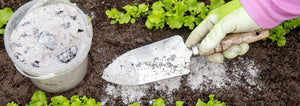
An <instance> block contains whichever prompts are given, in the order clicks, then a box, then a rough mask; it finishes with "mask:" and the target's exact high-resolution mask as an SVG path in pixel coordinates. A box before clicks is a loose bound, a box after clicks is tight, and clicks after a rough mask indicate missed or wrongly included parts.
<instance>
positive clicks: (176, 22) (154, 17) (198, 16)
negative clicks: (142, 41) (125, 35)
mask: <svg viewBox="0 0 300 106" xmlns="http://www.w3.org/2000/svg"><path fill="white" fill-rule="evenodd" d="M223 4H224V0H211V5H207V6H205V4H204V3H203V2H197V0H159V1H156V2H154V3H153V4H152V6H151V10H148V6H149V5H145V4H139V5H138V7H136V6H134V5H126V6H124V7H123V9H125V10H126V14H129V15H130V16H131V17H130V18H131V19H130V18H129V16H126V17H127V18H126V19H127V20H126V21H125V22H120V20H121V18H122V17H125V15H123V14H124V13H120V12H118V11H117V10H115V9H112V10H107V11H106V12H107V13H106V14H107V16H108V17H109V18H112V19H113V20H112V22H111V24H115V23H117V22H119V24H123V23H128V22H127V21H129V20H130V22H131V23H134V22H135V18H137V17H139V16H140V13H149V14H145V15H148V16H147V20H146V23H145V25H146V27H147V28H149V29H152V28H154V30H156V29H162V28H164V27H165V24H167V25H168V26H169V27H170V28H171V29H175V28H176V29H180V28H182V27H183V26H186V27H188V28H189V29H190V30H192V29H194V27H195V25H199V24H200V23H201V21H202V20H203V19H204V18H205V17H206V15H207V14H208V12H209V11H210V10H212V9H214V8H217V7H219V6H221V5H223ZM140 10H143V11H140ZM113 12H114V13H113ZM113 14H119V15H113Z"/></svg>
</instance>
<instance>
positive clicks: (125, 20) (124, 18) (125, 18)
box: [118, 13, 131, 24]
mask: <svg viewBox="0 0 300 106" xmlns="http://www.w3.org/2000/svg"><path fill="white" fill-rule="evenodd" d="M130 18H131V17H130V15H129V14H125V15H124V14H123V13H122V14H120V19H119V20H118V21H119V24H125V23H128V22H129V21H130Z"/></svg>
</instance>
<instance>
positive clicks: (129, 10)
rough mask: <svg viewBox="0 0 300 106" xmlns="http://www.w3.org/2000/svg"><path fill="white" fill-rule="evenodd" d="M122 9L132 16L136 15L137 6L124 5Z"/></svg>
mask: <svg viewBox="0 0 300 106" xmlns="http://www.w3.org/2000/svg"><path fill="white" fill-rule="evenodd" d="M122 8H123V9H125V10H126V12H127V14H129V15H131V16H132V17H134V18H135V17H138V15H137V12H138V7H136V6H131V5H126V6H124V7H122Z"/></svg>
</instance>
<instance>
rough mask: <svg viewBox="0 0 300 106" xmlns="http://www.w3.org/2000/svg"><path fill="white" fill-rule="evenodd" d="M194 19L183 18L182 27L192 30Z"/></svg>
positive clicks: (190, 17)
mask: <svg viewBox="0 0 300 106" xmlns="http://www.w3.org/2000/svg"><path fill="white" fill-rule="evenodd" d="M194 21H195V17H193V16H185V17H184V26H188V27H189V29H190V30H192V29H194V26H195V23H194Z"/></svg>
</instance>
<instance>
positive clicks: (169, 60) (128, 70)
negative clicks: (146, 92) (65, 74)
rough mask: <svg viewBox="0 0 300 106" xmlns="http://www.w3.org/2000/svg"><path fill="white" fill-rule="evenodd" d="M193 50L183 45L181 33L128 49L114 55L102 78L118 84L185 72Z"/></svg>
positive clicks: (137, 83)
mask: <svg viewBox="0 0 300 106" xmlns="http://www.w3.org/2000/svg"><path fill="white" fill-rule="evenodd" d="M191 56H192V51H191V50H190V49H188V48H187V47H186V46H185V45H184V41H183V39H182V37H181V36H179V35H175V36H172V37H170V38H166V39H163V40H161V41H157V42H154V43H152V44H148V45H145V46H142V47H139V48H136V49H133V50H131V51H128V52H126V53H124V54H122V55H121V56H119V57H118V58H116V59H115V60H114V61H113V62H112V63H111V64H110V65H109V66H108V67H107V68H106V69H104V72H103V75H102V78H103V79H105V80H107V81H109V82H112V83H116V84H121V85H141V84H146V83H150V82H154V81H158V80H162V79H167V78H171V77H175V76H180V75H184V74H188V73H189V72H190V66H189V63H190V58H191Z"/></svg>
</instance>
